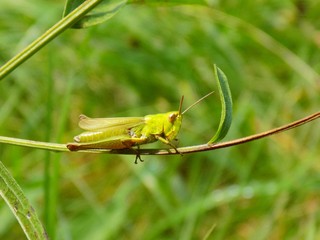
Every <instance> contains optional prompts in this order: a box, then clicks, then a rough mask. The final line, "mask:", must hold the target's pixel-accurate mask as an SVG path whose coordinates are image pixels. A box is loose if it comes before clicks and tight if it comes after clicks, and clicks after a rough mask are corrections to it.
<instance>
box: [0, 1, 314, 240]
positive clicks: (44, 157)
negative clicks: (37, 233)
mask: <svg viewBox="0 0 320 240" xmlns="http://www.w3.org/2000/svg"><path fill="white" fill-rule="evenodd" d="M222 2H223V3H218V2H214V5H213V6H212V8H206V7H200V6H183V7H182V6H171V7H166V6H152V5H151V6H144V5H129V6H126V7H125V8H124V9H122V10H121V11H120V12H119V14H117V15H115V17H113V18H112V19H111V20H110V21H108V22H106V23H104V24H101V25H98V26H95V27H92V28H88V29H84V30H68V31H66V32H64V33H63V34H61V35H60V36H59V37H58V38H56V39H55V40H54V41H52V42H51V43H50V44H49V45H47V46H46V47H45V48H43V49H42V50H41V51H39V52H38V53H37V54H36V55H34V56H33V57H32V58H30V59H29V60H28V61H27V62H25V63H24V64H23V65H21V66H20V67H19V68H17V69H16V70H15V71H14V72H12V73H11V74H10V75H9V76H8V77H6V78H5V79H3V80H2V81H1V82H0V84H1V85H0V96H1V97H0V106H1V107H0V135H1V136H10V137H19V138H25V139H32V140H39V141H46V140H50V141H52V142H60V143H66V142H70V141H72V138H73V136H74V135H76V134H78V133H79V132H80V129H79V128H78V127H77V120H78V115H79V114H81V113H84V114H87V115H88V116H92V117H116V116H143V115H146V114H152V113H157V112H166V111H171V110H176V109H177V108H178V105H179V99H180V97H181V95H184V96H185V104H184V105H185V106H188V105H190V104H191V103H192V102H194V101H195V100H196V99H198V98H199V97H201V96H203V95H204V94H206V93H208V92H210V91H212V90H214V91H215V92H216V93H215V94H214V96H213V97H210V98H208V99H206V100H205V101H203V102H202V103H201V104H199V105H198V106H197V107H195V108H193V109H192V111H190V112H188V114H187V115H186V116H185V117H184V122H183V126H182V130H181V132H180V134H179V146H187V145H195V144H198V143H205V142H207V141H208V140H209V139H210V138H211V137H212V136H213V135H214V131H215V129H216V128H217V125H218V123H219V119H220V115H219V114H220V102H219V95H218V91H217V86H216V85H215V82H214V80H213V72H212V63H216V64H217V65H218V66H219V67H220V68H221V69H222V70H223V71H224V73H225V74H226V75H227V77H228V79H229V84H230V88H231V91H232V94H233V103H234V115H233V123H232V127H231V130H230V132H229V134H228V136H227V138H226V139H227V140H230V139H235V138H239V137H243V136H247V135H250V134H253V133H257V132H262V131H264V130H267V129H271V128H272V127H277V126H280V125H282V124H285V123H288V122H291V121H293V120H296V119H299V118H302V117H304V116H306V115H308V114H311V113H313V112H316V111H319V102H320V99H319V90H320V87H319V86H320V85H319V79H320V78H319V75H318V74H317V72H319V70H320V64H319V62H320V53H319V47H320V42H319V31H318V29H319V27H320V20H319V17H318V13H319V11H320V5H319V4H318V3H316V1H311V0H310V1H297V3H296V4H295V3H293V2H292V1H280V2H269V3H268V2H266V3H264V4H262V3H261V4H258V2H257V1H248V0H247V1H239V3H235V2H234V1H222ZM63 4H64V3H63V2H62V1H59V2H56V1H49V2H48V1H45V2H40V1H36V0H33V1H27V2H25V1H20V0H18V1H14V2H13V1H9V0H2V1H1V3H0V65H3V64H4V63H5V62H6V61H8V60H9V59H10V58H11V57H13V56H14V55H15V54H17V53H18V52H19V51H21V50H22V49H23V48H24V47H26V46H27V45H28V44H29V43H30V42H32V41H33V40H34V39H36V38H37V37H38V36H40V35H41V34H42V33H43V32H44V31H45V30H47V29H49V28H50V27H51V26H52V25H53V24H54V23H56V22H57V21H58V20H59V19H60V17H61V14H62V11H63ZM212 4H213V3H212ZM319 133H320V125H319V121H316V122H313V123H310V124H308V125H305V126H302V127H300V128H298V129H295V130H292V131H289V132H286V133H282V134H279V135H277V136H273V137H270V138H268V139H264V140H259V141H256V142H252V143H248V144H245V145H241V146H236V147H232V148H228V149H220V150H216V151H211V152H203V153H196V154H192V155H185V156H183V157H182V158H181V157H180V156H163V157H161V156H144V160H145V163H143V164H138V165H135V164H133V161H134V157H133V156H121V155H101V154H88V153H86V154H85V153H50V154H48V153H47V152H45V151H43V150H35V149H27V148H20V147H16V146H9V145H3V144H1V145H0V160H1V161H2V162H3V164H4V165H5V166H6V167H8V169H9V170H10V172H11V173H12V175H13V176H14V177H15V179H16V180H17V181H18V183H19V184H20V186H21V187H22V189H23V190H24V192H25V194H26V196H27V197H28V198H29V200H30V201H31V203H32V205H33V207H34V208H35V210H36V211H37V213H38V215H40V217H41V220H42V222H43V223H44V224H46V228H47V230H48V232H49V235H50V236H51V238H52V239H66V240H68V239H91V240H99V239H101V240H102V239H183V240H184V239H205V237H206V236H208V237H207V239H252V240H256V239H261V240H262V239H279V240H280V239H281V240H282V239H290V240H291V239H292V240H295V239H318V238H319V237H320V232H319V230H318V229H319V227H320V212H319V207H318V206H319V201H320V200H319V184H320V177H319V170H320V165H319V156H320V149H319V145H320V134H319ZM156 146H161V147H162V145H161V144H159V145H157V144H155V145H154V147H156ZM150 147H151V146H150ZM49 155H50V156H49ZM49 159H50V160H49ZM46 162H47V164H48V165H46ZM49 163H50V164H49ZM46 166H47V171H45V169H46ZM45 186H46V187H45ZM44 188H46V191H44ZM0 219H1V225H0V238H1V239H23V238H24V235H23V232H22V230H21V229H20V226H19V225H18V223H17V221H16V220H15V219H14V216H13V215H12V213H11V212H10V210H9V208H8V207H7V205H6V204H5V203H4V202H3V201H2V202H1V203H0Z"/></svg>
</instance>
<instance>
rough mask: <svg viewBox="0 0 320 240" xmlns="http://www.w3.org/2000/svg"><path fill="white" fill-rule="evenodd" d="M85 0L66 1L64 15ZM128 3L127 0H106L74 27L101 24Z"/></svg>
mask: <svg viewBox="0 0 320 240" xmlns="http://www.w3.org/2000/svg"><path fill="white" fill-rule="evenodd" d="M83 2H85V0H69V1H67V2H66V5H65V8H64V12H63V16H64V17H65V16H66V15H68V14H69V13H70V12H72V11H73V10H74V9H75V8H77V7H78V6H79V5H81V4H82V3H83ZM126 3H127V0H109V1H107V0H105V1H102V2H101V3H100V4H99V5H98V6H96V7H95V8H94V9H93V10H92V11H90V12H89V13H88V14H86V15H85V16H84V17H83V18H81V19H80V20H79V21H78V22H77V23H75V24H74V25H73V26H72V28H86V27H91V26H93V25H96V24H100V23H102V22H105V21H107V20H109V19H110V18H112V17H113V16H114V15H115V14H116V13H118V11H119V10H120V9H121V7H122V6H124V5H125V4H126Z"/></svg>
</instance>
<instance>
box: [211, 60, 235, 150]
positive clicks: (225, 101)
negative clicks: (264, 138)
mask: <svg viewBox="0 0 320 240" xmlns="http://www.w3.org/2000/svg"><path fill="white" fill-rule="evenodd" d="M214 72H215V77H216V79H217V80H218V89H219V95H220V100H221V108H222V109H221V118H220V123H219V127H218V130H217V132H216V134H215V135H214V136H213V138H211V140H210V141H209V142H208V144H212V143H216V142H218V141H220V140H222V139H223V138H224V137H225V136H226V135H227V133H228V131H229V128H230V126H231V122H232V97H231V91H230V88H229V84H228V79H227V77H226V75H225V74H224V73H223V72H222V70H221V69H220V68H218V67H217V66H216V65H214Z"/></svg>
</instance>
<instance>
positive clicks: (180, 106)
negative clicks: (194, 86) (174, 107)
mask: <svg viewBox="0 0 320 240" xmlns="http://www.w3.org/2000/svg"><path fill="white" fill-rule="evenodd" d="M183 99H184V96H183V95H182V96H181V100H180V104H179V111H178V113H179V115H181V110H182V103H183Z"/></svg>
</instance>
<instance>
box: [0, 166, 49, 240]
mask: <svg viewBox="0 0 320 240" xmlns="http://www.w3.org/2000/svg"><path fill="white" fill-rule="evenodd" d="M0 196H1V197H2V198H3V200H4V201H5V202H6V204H7V205H8V206H9V207H10V209H11V211H12V213H13V215H14V216H15V217H16V219H17V220H18V222H19V224H20V226H21V228H22V229H23V231H24V233H25V235H26V237H27V239H37V240H38V239H39V240H47V239H48V236H47V233H46V231H45V229H44V228H43V226H42V224H41V222H40V220H39V218H38V216H37V214H36V212H35V210H34V208H33V207H32V206H31V204H30V202H29V200H28V199H27V197H26V196H25V194H24V193H23V191H22V189H21V187H20V186H19V185H18V183H17V181H16V180H15V179H14V178H13V177H12V175H11V174H10V172H9V171H8V169H7V168H6V167H5V166H4V165H3V163H2V162H1V161H0Z"/></svg>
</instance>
